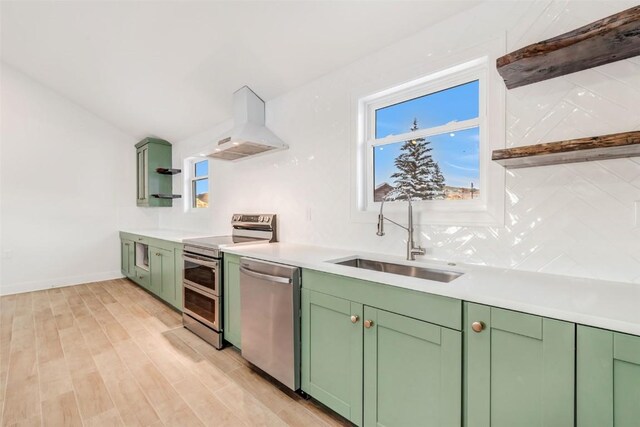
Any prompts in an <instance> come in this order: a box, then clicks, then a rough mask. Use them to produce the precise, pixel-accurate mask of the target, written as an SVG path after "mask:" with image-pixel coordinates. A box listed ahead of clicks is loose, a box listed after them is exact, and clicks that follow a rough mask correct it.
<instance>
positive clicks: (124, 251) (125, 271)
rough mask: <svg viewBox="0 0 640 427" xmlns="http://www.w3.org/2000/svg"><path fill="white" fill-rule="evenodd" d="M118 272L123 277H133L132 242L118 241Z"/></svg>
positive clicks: (133, 258) (126, 240) (133, 256)
mask: <svg viewBox="0 0 640 427" xmlns="http://www.w3.org/2000/svg"><path fill="white" fill-rule="evenodd" d="M120 271H121V272H122V275H123V276H125V277H133V276H135V255H134V243H133V241H132V240H128V239H122V240H120Z"/></svg>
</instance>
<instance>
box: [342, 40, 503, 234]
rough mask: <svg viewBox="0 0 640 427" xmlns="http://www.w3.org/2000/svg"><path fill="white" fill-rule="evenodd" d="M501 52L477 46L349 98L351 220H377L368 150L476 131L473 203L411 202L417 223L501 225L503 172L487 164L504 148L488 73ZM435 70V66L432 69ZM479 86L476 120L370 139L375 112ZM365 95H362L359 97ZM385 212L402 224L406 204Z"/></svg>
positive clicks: (498, 96)
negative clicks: (351, 104)
mask: <svg viewBox="0 0 640 427" xmlns="http://www.w3.org/2000/svg"><path fill="white" fill-rule="evenodd" d="M502 52H504V41H500V40H498V41H494V42H493V43H489V44H488V45H485V46H478V47H475V48H473V49H470V50H469V51H467V52H464V53H462V54H460V55H457V56H453V57H450V58H445V59H444V60H443V61H441V63H440V64H434V65H435V66H436V67H434V68H432V69H431V72H427V73H425V74H423V75H422V76H421V77H419V78H414V79H412V80H409V81H406V82H405V83H402V84H399V85H398V84H396V85H389V86H388V87H387V88H386V89H383V90H378V91H375V90H371V89H369V92H368V94H367V93H366V92H364V91H365V90H366V89H361V90H359V91H357V92H355V93H354V94H352V97H353V98H355V99H354V109H355V114H354V115H355V117H356V118H357V119H356V120H354V122H355V125H356V129H355V130H354V137H355V143H354V144H352V158H353V162H352V165H353V171H354V174H355V179H352V200H353V203H352V209H351V218H352V221H354V222H365V223H373V222H375V221H376V220H377V213H378V211H379V209H380V202H375V201H374V200H373V197H374V172H373V171H374V168H373V166H374V164H373V163H374V162H373V148H374V147H377V146H381V145H387V144H393V143H398V142H403V141H406V140H408V139H415V138H419V137H429V136H433V135H439V134H442V133H447V132H452V131H453V132H455V131H460V130H464V129H469V128H473V127H479V136H480V141H479V153H480V156H479V160H480V187H479V188H480V197H479V198H478V199H474V200H455V201H454V200H419V201H415V202H413V203H414V212H416V213H417V223H418V224H446V225H472V226H474V225H493V226H502V225H504V194H505V172H504V168H502V167H501V166H500V165H498V164H496V163H495V162H492V161H491V152H492V151H493V150H495V149H499V148H504V145H505V139H504V134H505V128H504V111H505V110H504V97H505V91H504V83H503V82H502V81H501V79H500V77H499V75H498V74H497V72H496V71H495V67H493V68H491V65H492V64H493V63H494V62H493V59H495V58H497V57H498V56H500V55H501V54H502ZM437 65H440V66H439V67H437ZM474 80H478V81H479V102H480V108H479V111H478V113H479V115H478V118H477V119H471V120H465V121H461V122H455V123H450V124H446V125H442V126H437V127H432V128H426V129H418V130H416V131H414V132H406V133H403V134H401V135H390V136H387V137H385V138H381V139H377V140H376V139H375V111H376V110H378V109H380V108H384V107H387V106H390V105H395V104H397V103H400V102H404V101H408V100H411V99H414V98H418V97H421V96H424V95H428V94H431V93H435V92H438V91H441V90H445V89H448V88H452V87H455V86H458V85H460V84H464V83H468V82H471V81H474ZM363 92H364V93H363ZM384 209H385V213H386V214H388V215H390V216H391V217H392V218H394V219H397V220H398V221H400V222H406V218H405V216H406V209H407V207H406V203H403V202H394V203H385V207H384Z"/></svg>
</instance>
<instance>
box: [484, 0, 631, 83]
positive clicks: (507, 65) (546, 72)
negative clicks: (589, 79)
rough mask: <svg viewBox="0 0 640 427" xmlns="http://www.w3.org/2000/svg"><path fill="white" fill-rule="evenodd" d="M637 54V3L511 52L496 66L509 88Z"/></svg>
mask: <svg viewBox="0 0 640 427" xmlns="http://www.w3.org/2000/svg"><path fill="white" fill-rule="evenodd" d="M637 55H640V6H634V7H632V8H631V9H627V10H625V11H622V12H619V13H616V14H615V15H611V16H609V17H607V18H604V19H601V20H599V21H596V22H593V23H591V24H588V25H585V26H584V27H580V28H578V29H576V30H573V31H570V32H568V33H565V34H562V35H559V36H557V37H554V38H551V39H548V40H545V41H542V42H539V43H535V44H532V45H529V46H527V47H524V48H522V49H519V50H516V51H514V52H511V53H509V54H507V55H505V56H502V57H500V58H498V59H497V60H496V66H497V68H498V72H499V73H500V75H501V76H502V78H503V79H504V82H505V84H506V85H507V88H509V89H513V88H516V87H519V86H524V85H528V84H531V83H536V82H540V81H543V80H547V79H552V78H554V77H559V76H563V75H565V74H571V73H575V72H576V71H581V70H586V69H588V68H592V67H597V66H600V65H604V64H608V63H610V62H615V61H620V60H622V59H626V58H631V57H633V56H637Z"/></svg>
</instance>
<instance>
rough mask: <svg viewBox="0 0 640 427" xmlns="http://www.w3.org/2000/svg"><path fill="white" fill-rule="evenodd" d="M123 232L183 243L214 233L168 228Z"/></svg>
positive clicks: (124, 231)
mask: <svg viewBox="0 0 640 427" xmlns="http://www.w3.org/2000/svg"><path fill="white" fill-rule="evenodd" d="M120 231H121V232H123V233H130V234H137V235H138V236H145V237H150V238H152V239H161V240H168V241H170V242H176V243H182V242H183V240H186V239H195V238H198V237H207V236H211V235H212V234H213V233H203V232H197V231H186V230H167V229H160V228H154V229H143V230H120Z"/></svg>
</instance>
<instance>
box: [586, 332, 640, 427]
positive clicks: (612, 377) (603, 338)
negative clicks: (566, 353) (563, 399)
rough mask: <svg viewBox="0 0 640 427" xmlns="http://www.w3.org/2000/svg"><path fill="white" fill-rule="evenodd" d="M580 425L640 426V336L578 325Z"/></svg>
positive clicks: (587, 426) (602, 426) (590, 426)
mask: <svg viewBox="0 0 640 427" xmlns="http://www.w3.org/2000/svg"><path fill="white" fill-rule="evenodd" d="M577 335H578V353H577V366H576V368H577V380H576V385H577V412H576V413H577V426H578V427H637V426H639V425H640V337H637V336H633V335H626V334H621V333H616V332H611V331H605V330H601V329H596V328H591V327H586V326H578V334H577Z"/></svg>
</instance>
